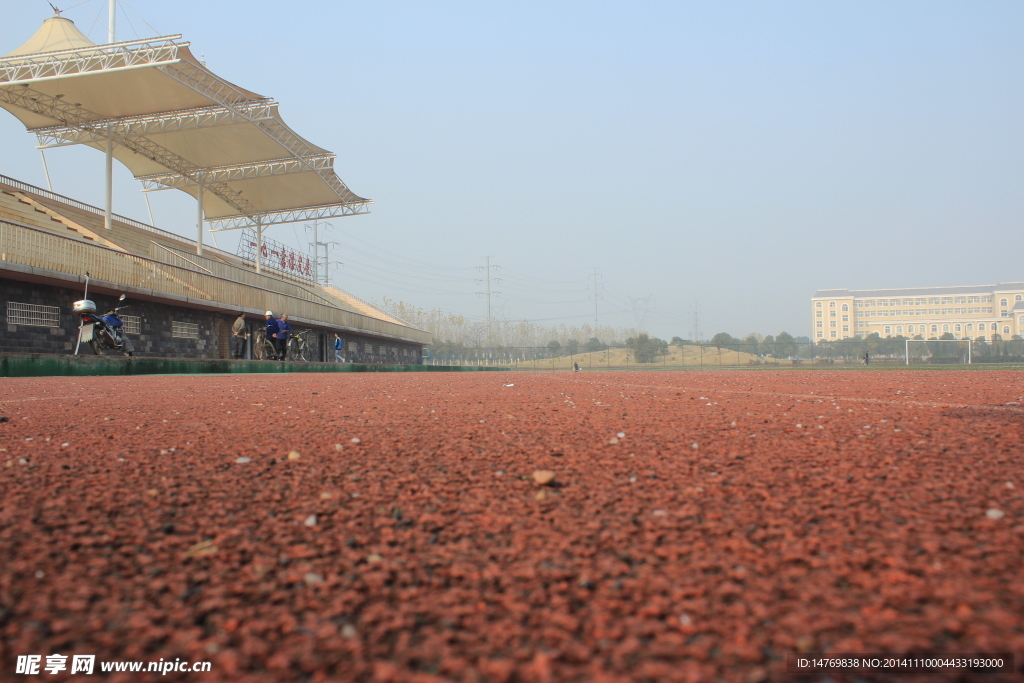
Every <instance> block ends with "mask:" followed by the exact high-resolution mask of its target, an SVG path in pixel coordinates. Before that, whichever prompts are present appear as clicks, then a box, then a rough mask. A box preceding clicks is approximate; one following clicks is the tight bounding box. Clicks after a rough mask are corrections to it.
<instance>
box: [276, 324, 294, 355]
mask: <svg viewBox="0 0 1024 683" xmlns="http://www.w3.org/2000/svg"><path fill="white" fill-rule="evenodd" d="M291 332H292V325H291V323H289V322H288V316H287V315H285V314H284V313H282V314H281V319H280V320H278V321H277V356H278V358H277V359H278V360H285V358H287V356H288V335H290V334H291Z"/></svg>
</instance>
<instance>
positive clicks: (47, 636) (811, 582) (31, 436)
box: [0, 370, 1024, 683]
mask: <svg viewBox="0 0 1024 683" xmlns="http://www.w3.org/2000/svg"><path fill="white" fill-rule="evenodd" d="M1022 379H1024V373H1021V372H1017V371H1006V370H997V371H972V372H965V371H899V370H884V371H845V372H844V371H839V372H829V371H814V372H806V371H780V372H768V371H756V372H753V371H752V372H737V371H733V372H676V373H672V372H621V373H580V374H569V373H567V374H564V375H551V374H532V373H515V374H509V373H495V374H491V373H472V374H433V373H431V374H397V373H396V374H345V375H305V374H302V375H282V376H268V375H251V376H231V377H224V376H202V377H132V378H115V377H90V378H47V379H7V380H3V381H2V382H0V416H2V417H7V418H8V421H7V422H4V423H0V448H2V449H3V450H2V451H0V636H2V637H0V679H3V680H11V679H15V680H36V679H37V678H38V677H32V676H28V677H26V676H16V675H15V674H14V673H13V672H14V671H15V667H16V660H17V657H18V656H20V655H30V654H39V655H43V661H44V663H45V657H46V655H50V654H57V653H60V654H64V655H72V654H95V655H97V660H159V659H160V658H164V659H165V660H173V659H175V658H181V659H183V660H188V661H191V662H196V661H210V662H212V671H211V672H209V673H203V674H199V673H188V674H181V673H171V674H169V675H167V676H159V675H156V674H148V675H147V674H128V673H124V674H102V676H103V677H105V680H109V681H120V680H124V681H140V680H141V681H144V680H157V679H162V680H190V681H200V680H202V681H217V680H245V681H285V680H307V681H326V680H355V681H441V680H452V681H460V682H462V681H465V682H470V681H472V682H477V681H524V682H525V681H530V682H532V681H702V680H708V681H713V680H724V681H741V682H744V683H757V682H759V681H769V680H789V679H790V677H791V675H790V674H787V673H786V654H787V653H789V652H887V653H901V652H936V653H937V652H959V653H964V652H1013V653H1016V657H1017V671H1018V673H1016V674H1002V675H1001V676H984V677H977V680H985V681H1000V680H1020V673H1019V672H1020V671H1022V667H1024V656H1022V654H1021V653H1024V578H1022V577H1024V571H1022V558H1024V497H1022V494H1024V477H1022V474H1021V473H1022V471H1024V469H1022V467H1021V465H1022V462H1021V461H1022V458H1024V384H1022V381H1021V380H1022ZM508 383H512V385H513V386H503V385H504V384H508ZM549 474H550V475H553V476H549ZM67 673H68V672H66V671H65V672H62V673H58V674H57V675H51V674H48V673H43V674H41V676H42V679H43V680H55V681H56V680H65V679H66V678H67ZM830 676H831V680H836V681H838V680H853V678H848V679H844V678H843V676H842V675H838V674H832V675H830ZM971 676H972V675H968V674H964V673H962V672H960V673H947V674H944V675H943V674H929V675H918V677H916V678H914V679H912V680H922V681H923V680H975V678H972V677H971ZM827 678H828V677H827V676H825V675H824V674H819V675H816V676H815V677H808V678H805V679H800V680H816V681H818V680H826V679H827ZM861 679H862V680H889V679H885V678H884V677H881V676H880V675H877V674H868V675H866V676H861ZM891 680H897V678H891ZM898 680H909V679H908V677H907V676H903V677H899V678H898Z"/></svg>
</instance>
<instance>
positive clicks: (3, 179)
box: [0, 175, 195, 244]
mask: <svg viewBox="0 0 1024 683" xmlns="http://www.w3.org/2000/svg"><path fill="white" fill-rule="evenodd" d="M0 183H3V184H4V185H10V186H11V187H14V188H17V189H19V190H21V191H23V192H31V193H32V194H37V195H39V196H40V197H45V198H47V199H50V200H53V201H55V202H61V203H63V204H68V205H70V206H73V207H75V208H76V209H81V210H83V211H88V212H89V213H94V214H96V215H97V216H99V217H100V218H103V216H104V215H105V212H104V210H103V209H101V208H98V207H95V206H93V205H92V204H86V203H85V202H80V201H78V200H77V199H71V198H70V197H65V196H64V195H60V194H57V193H56V192H50V191H49V190H44V189H43V188H41V187H36V186H35V185H29V184H28V183H24V182H22V181H20V180H15V179H14V178H8V177H7V176H5V175H0ZM113 218H114V220H116V221H119V222H121V223H125V224H127V225H130V226H132V227H133V228H139V229H140V230H148V231H149V232H153V233H156V234H158V235H162V236H164V237H168V238H171V239H176V240H180V241H182V242H186V243H191V244H195V242H194V241H193V240H190V239H188V238H187V237H182V236H181V235H176V234H174V233H173V232H167V231H166V230H161V229H160V228H155V227H153V226H152V225H147V224H145V223H143V222H141V221H137V220H135V219H134V218H128V217H126V216H121V215H119V214H116V213H115V214H113Z"/></svg>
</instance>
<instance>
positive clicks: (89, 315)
mask: <svg viewBox="0 0 1024 683" xmlns="http://www.w3.org/2000/svg"><path fill="white" fill-rule="evenodd" d="M85 296H86V297H88V296H89V277H88V273H86V280H85ZM125 298H126V297H125V295H124V294H122V295H121V298H120V299H118V301H124V300H125ZM126 308H128V307H127V306H117V307H115V308H112V309H110V310H109V311H107V312H106V313H104V314H103V315H97V314H96V304H95V303H93V302H92V301H90V300H89V299H88V298H85V299H82V300H81V301H76V302H75V303H74V307H73V309H72V310H73V311H74V313H75V315H77V316H78V317H79V318H81V324H80V325H79V335H78V343H79V344H81V343H82V342H87V343H88V344H89V346H90V347H91V348H92V352H93V353H95V354H96V355H97V356H102V355H103V352H104V351H105V350H106V349H114V350H115V351H120V352H121V353H123V354H124V355H126V356H131V355H133V354H134V353H135V347H134V346H132V341H131V340H130V339H129V338H128V335H127V334H125V332H124V322H123V321H122V320H121V318H120V316H118V313H119V312H121V311H123V310H124V309H126ZM75 353H76V354H77V353H78V347H77V346H76V347H75Z"/></svg>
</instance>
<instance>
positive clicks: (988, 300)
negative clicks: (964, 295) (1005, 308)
mask: <svg viewBox="0 0 1024 683" xmlns="http://www.w3.org/2000/svg"><path fill="white" fill-rule="evenodd" d="M981 303H983V304H990V303H992V297H990V296H983V297H982V298H981Z"/></svg>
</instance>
